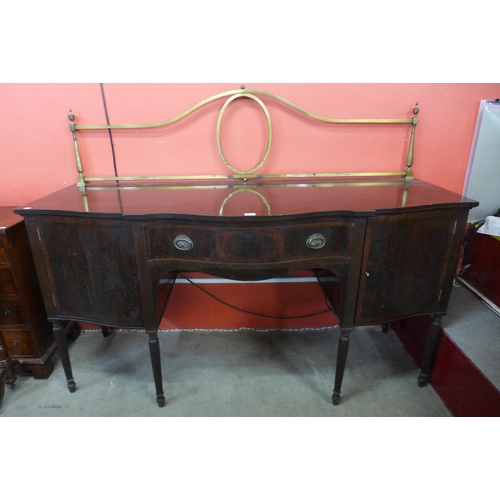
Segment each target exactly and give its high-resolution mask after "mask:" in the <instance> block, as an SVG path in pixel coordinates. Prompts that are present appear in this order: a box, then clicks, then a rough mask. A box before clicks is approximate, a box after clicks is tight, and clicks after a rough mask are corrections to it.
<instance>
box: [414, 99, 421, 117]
mask: <svg viewBox="0 0 500 500" xmlns="http://www.w3.org/2000/svg"><path fill="white" fill-rule="evenodd" d="M417 106H418V102H416V103H415V107H414V108H413V114H414V115H418V112H419V111H420V109H419V108H418V107H417Z"/></svg>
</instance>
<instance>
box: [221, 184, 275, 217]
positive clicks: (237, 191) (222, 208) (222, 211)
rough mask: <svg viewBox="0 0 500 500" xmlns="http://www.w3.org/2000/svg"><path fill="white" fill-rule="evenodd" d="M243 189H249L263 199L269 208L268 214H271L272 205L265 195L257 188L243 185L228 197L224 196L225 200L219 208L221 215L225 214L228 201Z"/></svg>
mask: <svg viewBox="0 0 500 500" xmlns="http://www.w3.org/2000/svg"><path fill="white" fill-rule="evenodd" d="M242 191H248V192H250V193H253V194H256V195H257V196H258V197H259V198H260V199H261V200H262V202H263V203H264V205H265V206H266V209H267V215H271V207H270V206H269V203H268V202H267V200H266V199H265V198H264V196H262V195H261V194H260V193H259V192H258V191H256V190H255V189H251V188H247V187H242V188H238V189H236V190H235V191H233V192H232V193H230V194H229V195H228V196H226V198H224V201H223V202H222V205H221V206H220V210H219V215H224V207H225V206H226V203H227V202H228V201H229V200H230V199H231V198H232V197H233V196H234V195H235V194H238V193H241V192H242Z"/></svg>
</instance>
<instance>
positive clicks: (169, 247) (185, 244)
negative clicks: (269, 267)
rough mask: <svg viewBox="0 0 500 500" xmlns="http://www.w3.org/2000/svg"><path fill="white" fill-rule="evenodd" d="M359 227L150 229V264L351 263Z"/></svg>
mask: <svg viewBox="0 0 500 500" xmlns="http://www.w3.org/2000/svg"><path fill="white" fill-rule="evenodd" d="M352 229H353V223H351V222H343V221H328V222H325V223H307V224H300V223H298V224H277V225H276V226H258V225H252V224H248V225H245V224H241V225H235V226H225V225H221V226H217V225H204V226H199V225H196V226H195V225H189V224H169V223H165V224H148V225H147V226H146V228H145V235H146V247H147V252H148V258H149V259H182V260H197V261H208V262H216V263H238V262H240V263H247V262H248V263H259V262H266V263H270V262H279V261H289V260H297V259H299V260H300V259H314V258H318V257H319V258H325V257H326V258H329V257H345V256H348V255H349V254H350V251H351V246H352Z"/></svg>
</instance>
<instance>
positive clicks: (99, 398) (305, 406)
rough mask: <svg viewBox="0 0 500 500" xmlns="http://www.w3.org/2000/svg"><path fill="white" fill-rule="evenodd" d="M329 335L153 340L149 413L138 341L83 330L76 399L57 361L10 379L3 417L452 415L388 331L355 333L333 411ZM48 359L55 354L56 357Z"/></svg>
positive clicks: (75, 358)
mask: <svg viewBox="0 0 500 500" xmlns="http://www.w3.org/2000/svg"><path fill="white" fill-rule="evenodd" d="M338 336H339V329H338V327H335V328H330V329H317V330H293V331H269V332H262V331H248V330H238V331H229V332H227V331H224V332H218V331H192V332H185V331H183V332H178V331H177V332H171V331H169V332H159V337H160V345H161V351H162V363H163V381H164V390H165V396H166V400H167V404H166V406H165V407H163V408H158V406H157V405H156V402H155V389H154V383H153V376H152V370H151V364H150V361H149V350H148V342H147V337H146V334H144V333H142V332H139V331H118V332H114V333H113V334H112V335H111V336H110V337H108V338H104V337H103V336H102V335H101V333H100V332H95V331H85V332H83V333H82V334H81V335H80V337H79V338H78V339H77V340H76V342H74V343H70V355H71V359H72V364H73V373H74V376H75V380H76V384H77V391H76V392H75V393H73V394H71V393H69V392H68V390H67V389H66V382H65V377H64V373H63V370H62V366H61V363H60V361H59V359H58V358H57V357H56V358H55V370H54V373H53V374H52V375H51V376H50V378H49V379H48V380H34V379H32V378H29V377H20V378H18V381H17V384H16V388H15V389H14V390H13V391H11V390H10V389H6V395H5V400H4V404H3V406H2V408H0V416H2V417H73V416H78V417H97V416H106V417H107V416H109V417H118V416H132V417H146V416H155V417H198V416H206V417H212V416H227V417H240V416H249V417H260V416H281V417H287V416H290V417H292V416H293V417H295V416H302V417H335V416H338V417H355V416H360V417H361V416H371V417H375V416H398V417H402V416H412V417H417V416H419V417H424V416H451V415H450V413H449V412H448V410H447V409H446V407H445V406H444V404H443V403H442V401H441V399H440V398H439V397H438V395H437V394H436V393H435V391H434V389H433V388H432V387H431V386H427V387H425V388H419V387H418V386H417V375H418V368H417V366H416V365H415V363H414V361H413V360H412V359H411V357H410V356H409V355H408V353H407V352H406V350H405V349H404V348H403V346H402V345H401V343H400V341H399V340H398V339H397V337H396V336H395V334H394V333H393V332H392V331H389V332H388V333H385V334H384V333H382V331H381V329H380V327H369V328H357V329H355V330H354V332H353V333H352V334H351V344H350V347H349V355H348V360H347V367H346V371H345V375H344V381H343V386H342V399H341V402H340V405H339V406H336V407H335V406H333V405H332V403H331V393H332V389H333V382H334V378H335V355H336V348H337V340H338ZM56 356H57V355H56Z"/></svg>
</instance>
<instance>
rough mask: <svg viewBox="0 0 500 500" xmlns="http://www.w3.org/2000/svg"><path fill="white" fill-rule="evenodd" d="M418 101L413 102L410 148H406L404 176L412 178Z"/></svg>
mask: <svg viewBox="0 0 500 500" xmlns="http://www.w3.org/2000/svg"><path fill="white" fill-rule="evenodd" d="M417 106H418V102H417V103H415V107H414V108H413V118H412V119H411V139H410V149H409V150H408V161H407V162H406V178H407V179H410V180H411V179H413V171H412V169H411V167H412V165H413V148H414V145H415V128H416V127H417V123H418V118H417V115H418V112H419V111H420V109H419V108H418V107H417Z"/></svg>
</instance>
